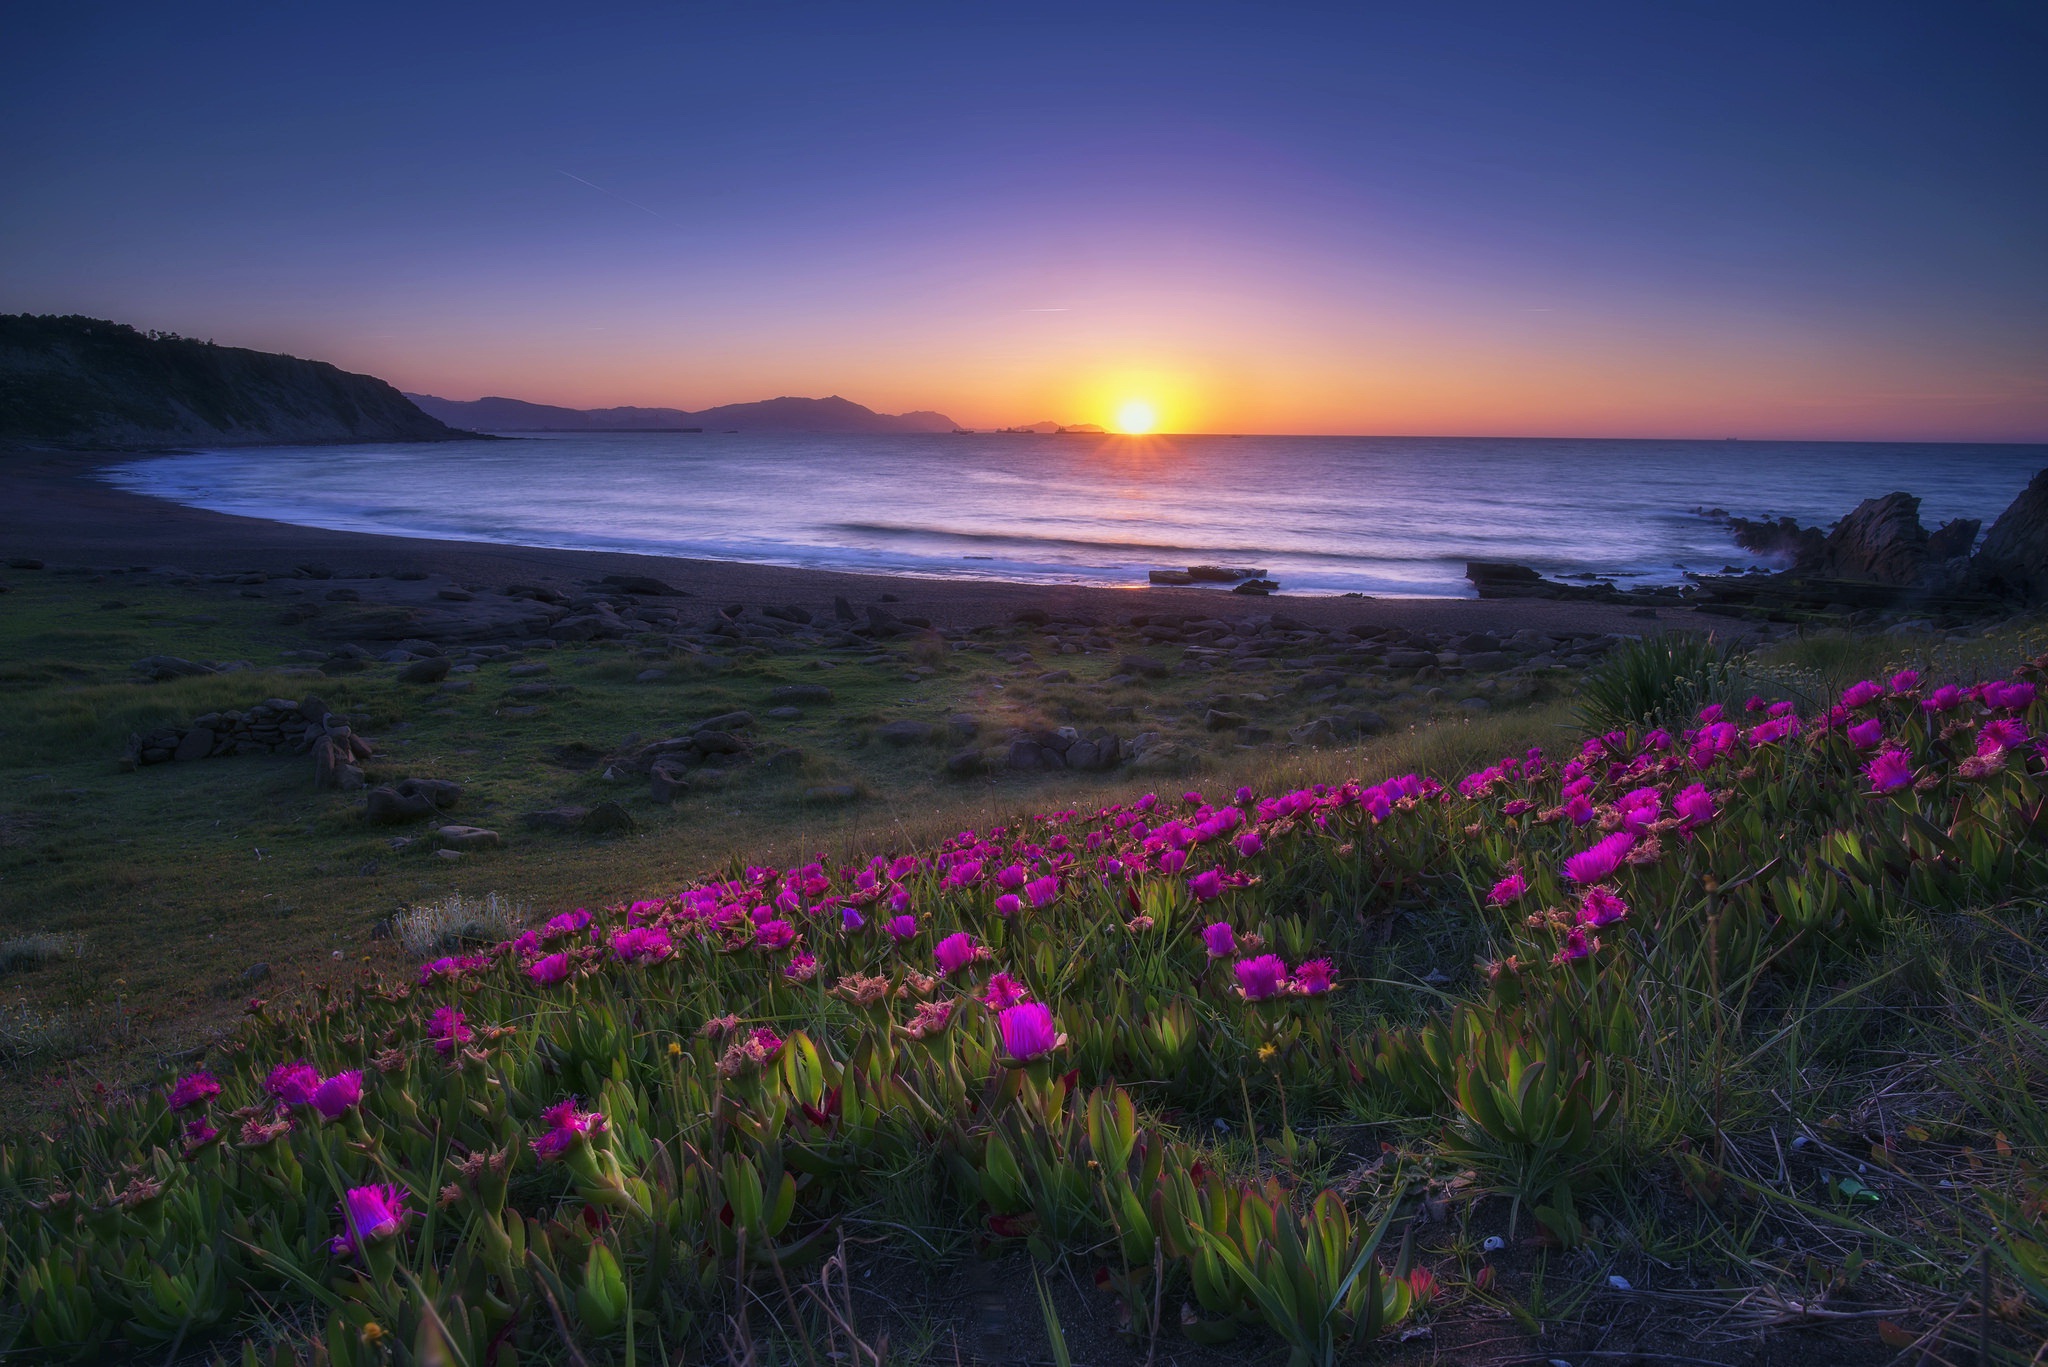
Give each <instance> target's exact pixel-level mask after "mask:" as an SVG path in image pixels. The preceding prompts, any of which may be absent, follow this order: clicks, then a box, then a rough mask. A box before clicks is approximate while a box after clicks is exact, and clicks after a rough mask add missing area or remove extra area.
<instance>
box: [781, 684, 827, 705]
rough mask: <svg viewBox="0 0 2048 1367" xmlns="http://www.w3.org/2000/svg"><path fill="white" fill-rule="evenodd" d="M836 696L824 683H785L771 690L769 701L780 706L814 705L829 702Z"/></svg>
mask: <svg viewBox="0 0 2048 1367" xmlns="http://www.w3.org/2000/svg"><path fill="white" fill-rule="evenodd" d="M834 696H835V695H834V694H833V692H832V690H831V689H829V688H827V687H825V685H823V684H783V685H782V686H781V687H780V688H774V689H770V690H769V692H768V701H769V702H771V703H774V704H775V705H776V706H778V707H812V706H817V705H819V704H823V703H829V702H831V701H832V699H833V697H834Z"/></svg>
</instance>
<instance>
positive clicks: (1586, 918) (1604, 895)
mask: <svg viewBox="0 0 2048 1367" xmlns="http://www.w3.org/2000/svg"><path fill="white" fill-rule="evenodd" d="M1626 915H1628V903H1626V902H1624V901H1622V900H1621V896H1620V894H1618V893H1616V892H1614V891H1612V890H1610V889H1608V888H1587V889H1586V896H1585V898H1584V900H1583V901H1581V902H1580V903H1579V924H1580V925H1582V926H1595V927H1598V926H1610V925H1613V924H1614V923H1615V922H1616V921H1619V920H1620V919H1621V918H1622V917H1624V916H1626Z"/></svg>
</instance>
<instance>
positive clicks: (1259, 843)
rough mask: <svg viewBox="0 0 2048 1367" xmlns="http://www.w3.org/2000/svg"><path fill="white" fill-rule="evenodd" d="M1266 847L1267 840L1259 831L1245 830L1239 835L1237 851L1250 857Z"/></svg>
mask: <svg viewBox="0 0 2048 1367" xmlns="http://www.w3.org/2000/svg"><path fill="white" fill-rule="evenodd" d="M1265 848H1266V842H1265V840H1264V839H1262V838H1261V837H1260V835H1259V833H1258V832H1257V831H1244V832H1242V833H1240V834H1239V835H1238V837H1237V852H1238V853H1239V854H1240V855H1242V856H1244V857H1245V858H1246V859H1250V858H1252V857H1253V856H1255V855H1257V854H1258V853H1259V852H1260V851H1261V850H1263V849H1265Z"/></svg>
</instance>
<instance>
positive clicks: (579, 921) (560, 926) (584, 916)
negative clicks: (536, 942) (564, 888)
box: [540, 907, 590, 940]
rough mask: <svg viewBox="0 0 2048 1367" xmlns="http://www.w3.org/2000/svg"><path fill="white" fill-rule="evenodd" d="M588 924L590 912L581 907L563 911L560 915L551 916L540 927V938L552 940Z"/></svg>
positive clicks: (572, 933) (574, 931)
mask: <svg viewBox="0 0 2048 1367" xmlns="http://www.w3.org/2000/svg"><path fill="white" fill-rule="evenodd" d="M589 924H590V913H589V912H588V911H585V910H584V909H583V908H582V907H578V908H576V910H574V911H565V912H563V913H562V914H561V915H560V916H551V917H549V918H548V923H547V924H546V925H544V926H542V927H541V928H540V938H541V939H543V940H552V939H555V938H557V937H559V936H563V935H574V934H575V933H576V932H577V931H579V930H581V929H583V928H584V927H585V926H587V925H589Z"/></svg>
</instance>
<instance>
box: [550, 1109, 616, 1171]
mask: <svg viewBox="0 0 2048 1367" xmlns="http://www.w3.org/2000/svg"><path fill="white" fill-rule="evenodd" d="M540 1118H541V1122H542V1123H543V1124H545V1125H546V1126H547V1127H548V1129H547V1133H546V1134H543V1135H542V1136H541V1137H540V1138H538V1139H536V1140H534V1141H532V1145H533V1152H534V1154H535V1156H536V1157H538V1158H539V1159H540V1160H541V1162H543V1163H548V1162H552V1161H553V1160H555V1159H557V1158H560V1157H561V1156H562V1155H563V1154H566V1153H567V1152H569V1150H570V1149H572V1148H574V1147H575V1146H576V1143H577V1141H578V1140H581V1139H585V1138H587V1137H589V1136H591V1135H598V1134H603V1133H604V1132H605V1130H606V1129H608V1128H609V1126H608V1125H607V1123H606V1121H605V1118H604V1114H603V1112H601V1111H579V1110H577V1109H576V1098H575V1097H573V1096H572V1097H565V1098H564V1099H562V1100H561V1101H558V1102H556V1103H555V1104H554V1105H552V1106H550V1107H548V1108H547V1109H546V1110H545V1111H543V1112H541V1117H540Z"/></svg>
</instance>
